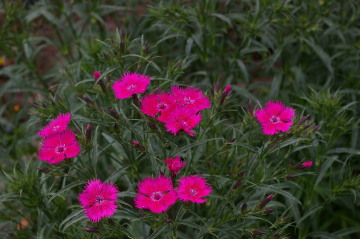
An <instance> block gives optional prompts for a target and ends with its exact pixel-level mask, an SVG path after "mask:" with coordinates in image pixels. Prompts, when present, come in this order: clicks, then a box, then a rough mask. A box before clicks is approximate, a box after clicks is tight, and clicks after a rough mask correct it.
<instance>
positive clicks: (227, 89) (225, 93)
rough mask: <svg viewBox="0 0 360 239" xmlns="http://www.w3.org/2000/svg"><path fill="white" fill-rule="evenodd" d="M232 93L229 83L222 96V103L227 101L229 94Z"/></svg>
mask: <svg viewBox="0 0 360 239" xmlns="http://www.w3.org/2000/svg"><path fill="white" fill-rule="evenodd" d="M230 93H231V85H227V86H226V87H225V89H224V90H223V92H222V94H221V96H220V105H222V104H223V103H224V102H225V99H226V97H227V96H229V95H230Z"/></svg>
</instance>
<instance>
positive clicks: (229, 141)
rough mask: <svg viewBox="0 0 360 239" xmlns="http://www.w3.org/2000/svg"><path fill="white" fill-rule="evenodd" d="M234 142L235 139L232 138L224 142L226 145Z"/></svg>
mask: <svg viewBox="0 0 360 239" xmlns="http://www.w3.org/2000/svg"><path fill="white" fill-rule="evenodd" d="M235 140H236V138H232V139H229V140H228V141H226V143H233V142H234V141H235Z"/></svg>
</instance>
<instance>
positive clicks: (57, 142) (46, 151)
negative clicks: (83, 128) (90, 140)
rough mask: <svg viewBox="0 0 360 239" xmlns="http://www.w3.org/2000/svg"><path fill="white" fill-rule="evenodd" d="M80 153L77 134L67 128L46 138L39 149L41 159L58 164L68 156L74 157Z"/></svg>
mask: <svg viewBox="0 0 360 239" xmlns="http://www.w3.org/2000/svg"><path fill="white" fill-rule="evenodd" d="M79 153H80V146H79V143H78V142H77V141H76V137H75V134H74V133H73V132H72V131H71V130H70V129H67V130H65V131H64V132H61V133H57V134H54V135H51V136H49V137H46V138H44V140H43V142H42V145H41V148H40V150H39V157H38V158H39V159H40V160H41V161H46V162H48V163H50V164H56V163H59V162H61V161H63V160H64V159H66V158H73V157H75V156H76V155H78V154H79Z"/></svg>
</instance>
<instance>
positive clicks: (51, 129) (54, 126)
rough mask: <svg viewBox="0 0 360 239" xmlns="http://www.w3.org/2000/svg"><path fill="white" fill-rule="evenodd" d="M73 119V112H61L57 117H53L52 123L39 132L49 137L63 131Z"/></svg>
mask: <svg viewBox="0 0 360 239" xmlns="http://www.w3.org/2000/svg"><path fill="white" fill-rule="evenodd" d="M70 120H71V114H70V113H66V114H60V115H59V116H58V117H56V118H55V119H52V120H51V121H50V123H49V124H48V125H47V126H45V127H44V128H43V129H41V130H40V131H39V133H38V135H40V136H41V137H43V138H44V137H47V136H50V135H53V134H56V133H60V132H63V131H65V130H66V129H67V127H68V125H69V123H70Z"/></svg>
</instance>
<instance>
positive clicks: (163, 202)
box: [135, 175, 212, 213]
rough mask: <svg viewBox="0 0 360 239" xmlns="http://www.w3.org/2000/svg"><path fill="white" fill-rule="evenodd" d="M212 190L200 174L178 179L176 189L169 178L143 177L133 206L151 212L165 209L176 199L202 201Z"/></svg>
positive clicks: (204, 200)
mask: <svg viewBox="0 0 360 239" xmlns="http://www.w3.org/2000/svg"><path fill="white" fill-rule="evenodd" d="M211 191H212V188H211V186H210V185H208V184H207V183H206V180H205V179H204V178H202V177H201V176H196V175H191V176H185V177H182V178H180V179H179V185H178V188H177V189H174V187H173V184H172V181H171V179H170V178H168V177H165V176H158V177H157V178H145V179H144V180H143V181H141V182H140V183H139V185H138V193H137V196H136V198H135V206H136V207H137V208H140V209H149V210H150V211H151V212H155V213H161V212H164V211H166V210H167V209H168V208H169V207H170V206H171V205H173V204H175V202H176V200H177V199H180V200H181V201H183V202H189V201H190V202H195V203H204V202H206V201H207V199H204V198H203V197H206V196H208V195H209V194H210V193H211Z"/></svg>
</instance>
